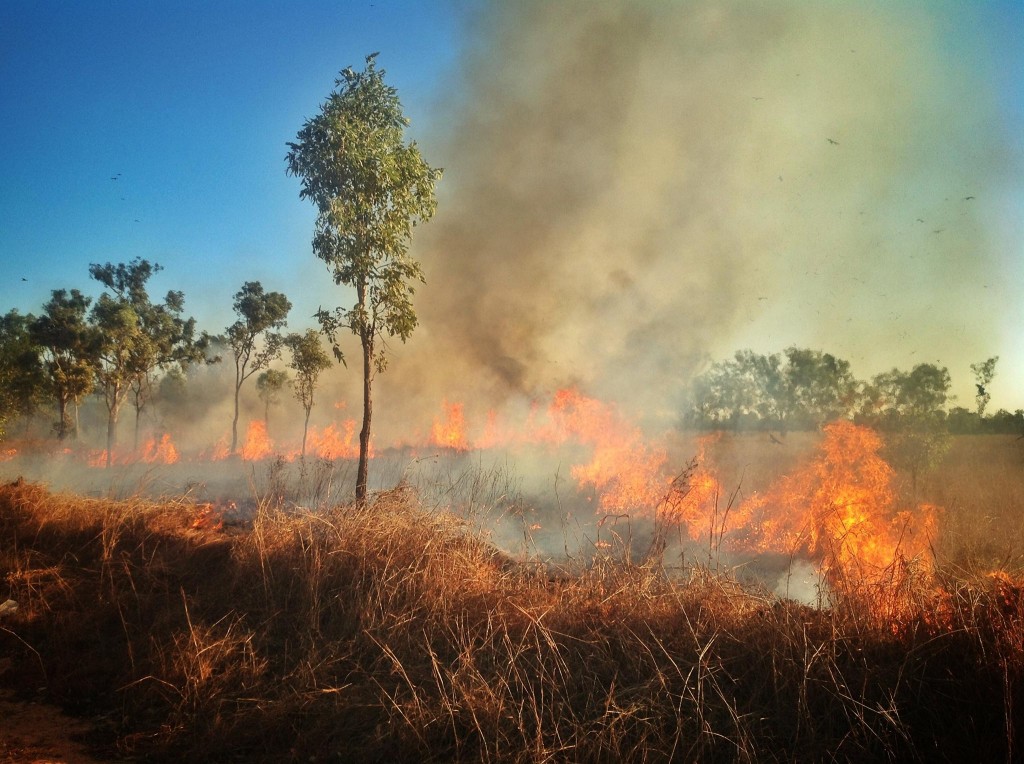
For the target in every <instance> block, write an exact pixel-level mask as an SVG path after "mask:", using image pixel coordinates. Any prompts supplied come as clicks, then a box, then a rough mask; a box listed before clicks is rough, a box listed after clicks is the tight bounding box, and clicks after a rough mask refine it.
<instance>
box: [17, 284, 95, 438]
mask: <svg viewBox="0 0 1024 764" xmlns="http://www.w3.org/2000/svg"><path fill="white" fill-rule="evenodd" d="M91 303H92V299H91V298H90V297H86V296H85V295H84V294H82V293H81V292H80V291H78V290H77V289H72V290H71V291H68V290H65V289H54V290H53V291H52V292H51V293H50V299H49V300H48V301H47V302H46V303H45V304H44V305H43V311H42V313H41V314H40V315H39V316H38V318H35V319H34V320H33V321H32V322H31V323H30V324H29V335H30V336H31V338H32V342H33V343H34V344H35V345H37V346H38V347H39V349H40V352H41V358H42V367H43V378H44V380H45V383H44V384H45V388H46V390H48V392H49V394H50V396H51V397H52V399H53V400H54V402H55V404H56V408H57V423H56V425H55V429H56V431H57V437H58V438H60V439H61V440H63V439H64V438H65V437H67V435H68V433H69V432H74V431H75V429H74V422H72V420H71V418H70V416H69V415H68V406H69V405H71V404H72V403H77V402H78V401H80V400H81V399H82V396H84V395H86V394H87V393H89V391H90V390H92V387H93V383H94V381H95V377H94V373H95V370H96V367H97V363H98V355H99V350H100V336H99V334H98V333H97V331H96V330H95V329H94V328H93V327H92V326H91V325H90V324H89V322H88V311H89V305H90V304H91Z"/></svg>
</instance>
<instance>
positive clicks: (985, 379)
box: [971, 355, 999, 419]
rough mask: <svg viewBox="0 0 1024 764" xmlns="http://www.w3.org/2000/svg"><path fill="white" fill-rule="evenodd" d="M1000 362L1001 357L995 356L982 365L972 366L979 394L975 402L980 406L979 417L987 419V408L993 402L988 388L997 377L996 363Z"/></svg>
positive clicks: (973, 364) (982, 362) (975, 364)
mask: <svg viewBox="0 0 1024 764" xmlns="http://www.w3.org/2000/svg"><path fill="white" fill-rule="evenodd" d="M998 361H999V356H997V355H995V356H992V357H991V358H989V359H988V360H986V361H981V362H980V363H972V364H971V373H972V374H973V375H974V386H975V387H976V388H977V389H978V394H977V395H975V396H974V400H975V401H976V402H977V404H978V417H979V418H982V419H984V418H985V407H986V406H988V402H989V401H990V400H992V395H991V393H989V391H988V386H989V385H990V384H992V380H993V379H994V378H995V376H996V363H997V362H998Z"/></svg>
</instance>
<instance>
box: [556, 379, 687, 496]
mask: <svg viewBox="0 0 1024 764" xmlns="http://www.w3.org/2000/svg"><path fill="white" fill-rule="evenodd" d="M549 413H550V416H551V419H552V423H553V424H554V425H555V428H556V429H555V431H554V438H553V439H554V440H556V441H562V440H566V439H568V438H572V439H573V440H575V441H577V442H579V443H581V444H584V445H588V446H591V447H592V449H593V453H592V456H591V458H590V461H589V462H588V463H586V464H578V465H576V466H574V467H573V468H572V470H571V473H572V476H573V478H575V479H576V481H577V482H578V483H579V484H580V485H581V486H583V487H587V486H590V487H592V488H593V489H594V490H595V491H597V492H598V493H599V494H600V499H599V502H598V505H599V507H600V508H601V510H603V511H606V512H628V511H635V510H643V509H645V508H650V507H656V506H657V505H658V504H659V503H660V501H661V500H662V498H663V497H664V496H665V494H666V492H667V491H668V488H669V484H670V481H669V479H668V478H667V477H666V475H665V467H666V465H667V463H668V455H667V453H666V452H665V450H664V449H663V448H659V447H655V446H650V445H648V444H647V443H646V441H645V439H644V437H643V435H642V433H641V432H640V429H639V428H638V427H636V426H633V425H630V424H629V423H628V422H627V421H626V419H625V418H624V417H623V416H622V415H621V414H619V412H618V411H616V410H615V408H613V407H611V406H609V405H607V404H604V403H602V402H600V401H597V400H595V399H593V398H587V397H586V396H584V395H581V394H580V393H579V391H577V390H574V389H568V390H560V391H559V392H558V394H557V395H556V396H555V399H554V400H553V401H552V403H551V407H550V409H549Z"/></svg>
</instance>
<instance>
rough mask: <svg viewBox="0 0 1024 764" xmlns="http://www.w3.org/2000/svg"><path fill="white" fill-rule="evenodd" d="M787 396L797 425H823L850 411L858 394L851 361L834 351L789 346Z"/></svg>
mask: <svg viewBox="0 0 1024 764" xmlns="http://www.w3.org/2000/svg"><path fill="white" fill-rule="evenodd" d="M785 353H786V366H785V369H784V372H783V377H784V385H783V387H784V390H785V393H784V398H785V401H786V411H787V415H788V418H790V419H793V420H796V421H795V423H796V424H797V425H798V426H803V427H807V428H814V429H817V428H820V427H821V426H822V425H824V424H826V423H828V422H831V421H833V420H836V419H840V418H844V417H847V416H849V415H850V413H851V412H852V410H853V406H854V402H855V401H856V396H857V380H856V379H855V378H854V376H853V373H852V372H851V371H850V362H849V361H844V360H842V359H840V358H836V357H835V356H834V355H832V354H831V353H823V352H821V351H819V350H807V349H803V348H797V347H789V348H786V351H785Z"/></svg>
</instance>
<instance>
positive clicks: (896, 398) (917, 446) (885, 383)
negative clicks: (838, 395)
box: [862, 363, 951, 494]
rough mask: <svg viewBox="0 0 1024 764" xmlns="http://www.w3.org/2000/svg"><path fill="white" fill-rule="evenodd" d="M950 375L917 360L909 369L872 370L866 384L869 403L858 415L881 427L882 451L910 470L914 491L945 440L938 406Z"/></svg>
mask: <svg viewBox="0 0 1024 764" xmlns="http://www.w3.org/2000/svg"><path fill="white" fill-rule="evenodd" d="M950 385H951V380H950V376H949V370H948V369H946V368H945V367H944V366H942V367H940V366H936V365H935V364H930V363H922V364H918V365H917V366H915V367H914V368H913V369H911V371H909V372H905V371H900V370H899V369H893V370H892V371H887V372H884V373H882V374H878V375H876V376H875V377H874V378H873V379H872V383H871V385H870V386H869V388H868V390H867V394H866V396H865V400H866V401H868V405H869V406H870V408H869V409H866V410H864V411H862V418H864V419H866V420H867V421H868V423H869V424H872V425H873V426H875V427H878V428H879V429H882V430H884V431H885V432H886V449H885V455H886V457H887V458H888V459H889V460H890V461H891V462H892V463H893V465H895V466H897V467H902V468H904V469H906V470H908V471H909V472H910V477H911V482H912V485H913V488H914V492H915V494H916V492H917V479H918V476H919V475H920V474H921V473H922V472H924V471H926V470H929V469H932V468H933V467H935V466H936V465H937V464H938V463H939V462H940V461H941V460H942V457H943V456H945V455H946V452H947V451H949V447H950V445H951V440H950V436H949V428H948V427H947V424H946V411H945V409H944V407H945V405H946V402H947V401H948V400H949V388H950Z"/></svg>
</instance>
